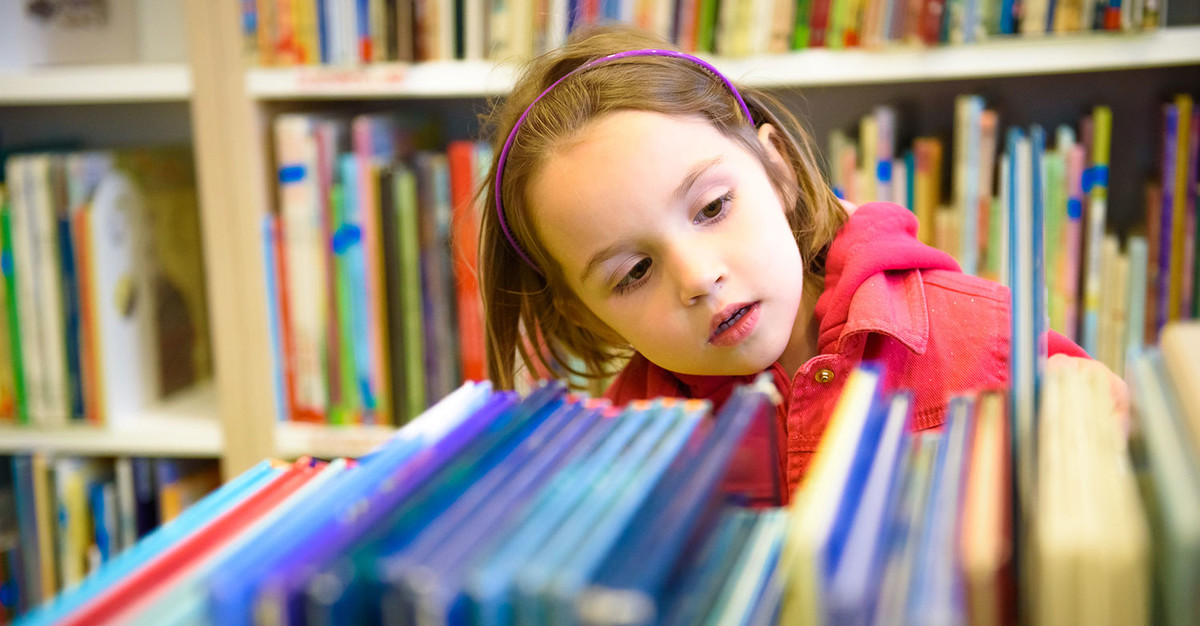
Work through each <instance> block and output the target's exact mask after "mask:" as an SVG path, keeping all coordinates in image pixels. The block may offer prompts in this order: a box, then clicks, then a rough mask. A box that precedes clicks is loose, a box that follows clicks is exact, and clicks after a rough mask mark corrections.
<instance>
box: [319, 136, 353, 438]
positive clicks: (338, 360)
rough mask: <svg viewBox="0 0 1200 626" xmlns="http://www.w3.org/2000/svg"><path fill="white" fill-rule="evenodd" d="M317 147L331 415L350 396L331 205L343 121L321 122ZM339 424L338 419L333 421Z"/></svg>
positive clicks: (335, 227) (335, 226)
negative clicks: (344, 375) (345, 376)
mask: <svg viewBox="0 0 1200 626" xmlns="http://www.w3.org/2000/svg"><path fill="white" fill-rule="evenodd" d="M313 131H314V133H313V135H314V140H315V142H316V148H317V161H316V162H317V169H316V172H315V176H316V179H317V204H318V205H319V207H320V209H319V210H320V215H321V243H322V246H321V260H322V263H323V265H324V268H325V273H324V279H325V305H326V306H325V315H326V322H325V341H326V354H327V355H328V357H327V364H326V374H327V376H326V380H328V381H329V410H330V414H331V416H332V413H333V412H335V411H338V410H342V409H343V408H344V405H345V402H344V397H345V396H346V394H347V393H348V391H347V388H346V386H345V385H344V383H343V380H342V377H341V371H342V369H343V368H344V366H345V365H344V362H343V358H342V348H343V344H344V343H345V335H343V333H342V327H341V320H342V314H341V312H340V311H339V306H338V301H337V296H336V294H337V285H336V282H337V276H338V274H337V271H338V269H337V263H336V258H337V252H336V251H335V249H334V248H335V245H334V236H335V234H336V233H337V232H338V227H339V226H340V222H339V219H340V218H339V217H338V216H337V215H336V214H335V211H334V208H333V206H332V199H333V184H334V171H333V170H334V167H335V163H336V162H337V151H338V138H339V136H340V122H337V121H334V120H318V121H317V122H316V125H315V127H314V129H313ZM333 421H336V420H333Z"/></svg>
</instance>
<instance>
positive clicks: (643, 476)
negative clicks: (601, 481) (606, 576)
mask: <svg viewBox="0 0 1200 626" xmlns="http://www.w3.org/2000/svg"><path fill="white" fill-rule="evenodd" d="M679 410H680V414H679V415H678V416H677V417H676V418H675V419H674V422H675V423H674V424H672V425H671V426H670V430H669V431H668V432H666V433H665V435H664V437H663V439H662V440H661V441H660V442H659V443H658V445H657V446H655V448H654V449H653V450H651V451H650V453H649V455H648V456H647V457H646V458H645V460H644V461H642V462H641V464H640V467H638V468H637V469H636V470H635V471H634V472H632V473H631V474H630V476H629V478H628V479H627V483H626V484H625V486H624V488H623V489H622V488H621V487H619V486H614V490H615V491H616V492H617V493H616V494H615V498H614V499H613V500H612V503H611V504H610V505H609V506H606V507H602V508H600V509H599V510H594V511H591V512H589V514H588V515H586V516H583V517H582V518H581V519H580V521H579V522H578V523H579V526H580V528H582V529H583V530H584V531H585V533H586V534H581V535H580V537H579V538H578V540H577V545H576V547H574V548H568V551H567V552H566V554H565V555H564V556H561V557H560V565H559V566H558V568H557V570H558V573H557V574H556V575H555V576H554V577H553V579H552V582H551V584H550V585H549V587H548V588H546V589H545V591H544V592H543V594H542V596H543V597H542V602H543V605H544V606H549V607H550V608H551V612H550V616H551V621H552V622H555V623H565V622H569V621H572V620H574V619H576V614H575V608H576V603H577V601H578V599H579V598H580V596H581V594H582V592H583V590H584V589H585V587H586V586H587V585H588V584H589V583H590V581H592V580H594V578H595V576H596V573H597V571H598V569H599V568H600V566H601V564H602V563H603V561H604V559H605V558H606V557H607V556H608V555H609V554H610V553H611V552H612V551H613V550H614V549H615V548H616V547H618V546H620V543H619V539H620V537H621V536H622V535H623V534H624V533H625V532H626V531H627V530H631V529H634V526H633V523H634V519H635V517H636V515H637V513H638V512H639V511H640V510H641V509H642V508H643V507H645V506H646V505H647V504H648V503H649V497H650V495H651V493H652V491H653V490H654V488H655V487H656V486H657V485H658V484H661V483H662V482H663V477H664V474H665V471H666V469H667V468H668V466H670V465H671V464H672V461H673V460H674V459H675V458H677V457H678V455H679V452H680V451H681V450H682V448H683V446H684V445H685V444H686V443H687V442H688V441H689V440H690V439H691V438H692V435H693V433H694V432H695V431H696V428H697V426H698V425H699V424H700V422H701V420H702V419H704V418H706V417H707V415H708V404H707V403H701V402H689V403H687V405H685V406H683V407H680V409H679ZM589 504H591V505H592V506H593V508H596V507H600V505H599V504H597V503H596V502H595V501H590V502H589ZM593 515H596V516H597V517H596V518H595V521H594V522H593V521H591V520H590V519H589V518H591V517H592V516H593Z"/></svg>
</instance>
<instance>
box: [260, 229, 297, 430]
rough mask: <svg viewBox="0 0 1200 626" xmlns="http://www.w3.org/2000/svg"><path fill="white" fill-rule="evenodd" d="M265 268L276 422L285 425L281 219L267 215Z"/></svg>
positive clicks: (287, 406)
mask: <svg viewBox="0 0 1200 626" xmlns="http://www.w3.org/2000/svg"><path fill="white" fill-rule="evenodd" d="M262 238H263V241H262V243H263V269H264V271H265V274H266V279H267V333H268V334H269V335H270V338H271V357H272V361H271V372H272V374H273V376H272V378H273V379H274V382H275V419H276V420H277V421H280V422H285V421H287V419H288V416H289V415H291V414H292V407H291V404H290V403H289V402H288V395H287V391H286V387H285V383H284V378H285V377H286V372H285V370H284V368H286V367H288V364H287V357H286V355H284V353H283V326H282V321H281V319H282V318H281V311H282V310H281V309H280V308H279V305H280V302H279V264H278V263H277V262H276V261H277V258H278V257H277V256H276V254H275V253H276V251H277V250H278V246H279V244H280V242H279V218H278V217H276V216H275V215H273V214H270V213H268V214H266V215H264V216H263V221H262Z"/></svg>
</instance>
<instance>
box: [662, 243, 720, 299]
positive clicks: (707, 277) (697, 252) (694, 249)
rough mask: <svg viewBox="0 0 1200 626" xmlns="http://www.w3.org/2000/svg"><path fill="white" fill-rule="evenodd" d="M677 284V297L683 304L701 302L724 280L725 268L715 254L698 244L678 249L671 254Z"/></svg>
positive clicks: (718, 288) (717, 289)
mask: <svg viewBox="0 0 1200 626" xmlns="http://www.w3.org/2000/svg"><path fill="white" fill-rule="evenodd" d="M672 257H673V258H672V264H673V265H674V266H675V267H674V268H673V269H674V273H675V275H676V276H677V279H678V284H679V299H680V301H681V302H682V303H683V305H684V306H691V305H693V304H697V303H699V302H701V301H702V300H703V299H704V298H706V297H708V296H711V295H713V294H715V293H716V292H717V291H719V290H720V289H721V286H722V285H723V284H724V282H725V270H724V269H723V266H722V265H721V263H720V261H719V259H718V257H717V255H715V254H713V253H712V251H711V250H708V249H707V248H703V247H699V246H689V247H686V248H683V249H680V250H679V251H678V252H677V253H676V254H674V255H672Z"/></svg>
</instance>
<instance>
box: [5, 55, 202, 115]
mask: <svg viewBox="0 0 1200 626" xmlns="http://www.w3.org/2000/svg"><path fill="white" fill-rule="evenodd" d="M191 94H192V78H191V71H190V69H189V68H188V66H187V65H186V64H183V63H164V64H135V65H95V66H84V65H80V66H64V67H36V68H19V69H0V105H14V104H103V103H111V102H183V101H187V100H188V98H190V97H191Z"/></svg>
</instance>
